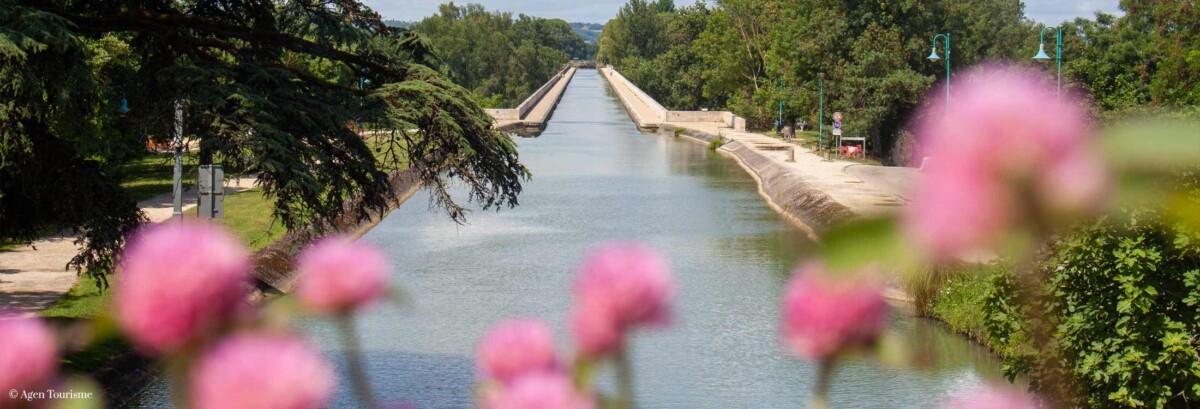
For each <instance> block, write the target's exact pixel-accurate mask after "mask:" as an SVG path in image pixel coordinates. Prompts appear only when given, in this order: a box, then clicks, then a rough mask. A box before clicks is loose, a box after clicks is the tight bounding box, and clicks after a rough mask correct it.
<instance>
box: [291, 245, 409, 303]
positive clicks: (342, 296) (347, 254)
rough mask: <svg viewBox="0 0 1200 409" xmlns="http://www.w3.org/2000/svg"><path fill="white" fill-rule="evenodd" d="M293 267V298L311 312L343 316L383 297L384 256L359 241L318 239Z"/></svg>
mask: <svg viewBox="0 0 1200 409" xmlns="http://www.w3.org/2000/svg"><path fill="white" fill-rule="evenodd" d="M296 265H297V274H298V275H299V283H298V284H297V287H296V296H297V297H298V298H299V299H300V301H301V303H302V304H304V305H305V306H306V307H307V308H308V309H309V310H311V311H314V312H318V313H322V314H331V315H338V314H346V313H350V312H353V311H355V310H359V309H361V308H364V307H367V306H369V305H371V304H372V303H374V302H376V301H378V300H379V299H380V298H383V297H384V296H385V295H387V291H388V279H389V275H388V261H387V256H385V255H384V253H383V251H381V250H380V249H379V248H377V247H374V246H371V245H369V244H366V243H363V242H360V241H353V240H351V239H348V238H329V239H325V240H321V241H320V242H317V243H316V244H314V245H312V246H311V247H309V248H308V249H306V250H304V252H303V253H301V254H300V257H299V258H298V259H297V262H296Z"/></svg>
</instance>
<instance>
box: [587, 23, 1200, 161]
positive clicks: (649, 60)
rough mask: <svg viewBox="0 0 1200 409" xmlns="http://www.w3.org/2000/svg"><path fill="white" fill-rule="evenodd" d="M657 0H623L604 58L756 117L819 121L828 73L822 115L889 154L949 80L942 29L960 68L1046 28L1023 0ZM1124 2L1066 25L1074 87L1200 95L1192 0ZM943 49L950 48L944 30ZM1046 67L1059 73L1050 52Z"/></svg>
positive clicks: (1145, 98)
mask: <svg viewBox="0 0 1200 409" xmlns="http://www.w3.org/2000/svg"><path fill="white" fill-rule="evenodd" d="M659 3H661V2H659ZM659 3H656V2H650V1H647V0H630V1H629V2H628V3H626V5H625V6H624V7H622V8H621V10H620V12H619V13H618V14H617V16H616V17H615V18H614V19H613V20H611V21H609V23H608V24H607V25H606V26H605V30H604V32H603V33H602V34H601V37H600V40H599V51H598V54H597V58H598V59H600V60H601V61H603V62H605V63H608V64H611V65H613V66H615V67H616V68H617V69H619V70H621V71H622V73H624V74H625V75H626V76H627V77H628V78H629V79H630V80H632V81H633V82H634V83H636V84H638V85H639V86H640V87H642V88H643V89H644V90H645V91H646V92H647V93H649V94H650V95H652V96H654V97H655V98H656V99H658V100H659V102H661V103H662V104H663V105H664V106H666V107H668V108H670V109H679V110H695V109H699V108H710V109H727V110H731V111H733V112H734V113H736V114H738V115H740V116H743V117H746V118H747V120H748V121H749V125H750V126H751V127H755V128H759V129H761V128H767V127H770V126H771V124H773V123H774V122H775V121H776V119H777V118H778V115H779V112H778V110H779V105H780V103H782V104H783V120H784V122H785V123H788V122H791V121H793V120H798V119H801V118H803V119H806V120H808V121H809V122H812V123H816V122H817V121H818V120H819V118H817V113H818V101H819V96H818V92H819V85H818V80H817V74H818V73H824V74H825V76H826V79H825V81H824V85H825V107H826V117H825V118H824V121H825V122H829V121H830V118H829V115H830V113H831V112H833V111H841V112H843V113H844V114H845V116H846V120H845V128H846V129H847V130H848V132H851V133H853V134H856V135H859V134H861V135H866V136H869V137H870V138H871V140H873V141H878V142H879V143H875V144H874V145H873V147H872V151H873V153H874V154H875V155H877V156H880V157H884V158H887V157H888V156H889V155H890V154H891V153H892V148H893V146H894V145H895V143H896V140H897V139H898V135H900V134H901V133H902V131H903V130H904V128H905V125H906V123H907V121H909V120H910V117H911V116H912V115H913V113H914V112H915V109H916V108H917V106H918V104H919V103H920V98H921V96H923V95H925V94H926V93H928V92H929V91H930V89H931V88H932V87H933V86H935V85H936V84H939V83H942V82H944V81H945V77H946V74H945V65H944V61H938V62H930V61H928V60H926V59H925V57H926V56H927V55H929V52H930V48H931V46H932V44H931V41H932V38H933V37H934V36H935V35H936V34H938V33H949V34H950V36H951V41H952V55H951V63H952V69H953V71H954V72H957V71H958V70H959V69H962V68H967V67H969V66H972V65H975V64H979V63H982V62H987V61H995V60H1010V61H1020V62H1021V63H1023V64H1037V63H1036V62H1034V61H1033V60H1031V59H1030V57H1032V56H1033V54H1034V53H1035V52H1036V51H1037V47H1038V34H1039V33H1038V31H1039V30H1040V29H1041V28H1042V26H1041V25H1039V24H1036V23H1034V22H1033V21H1031V20H1029V19H1028V18H1026V16H1025V14H1024V6H1023V4H1022V3H1021V2H1020V1H1017V0H1003V1H993V0H937V1H918V0H901V1H887V2H842V1H829V0H719V1H716V2H709V3H705V2H697V3H696V4H694V5H692V6H687V7H679V8H675V7H662V6H659V5H658V4H659ZM1121 4H1122V8H1123V9H1125V10H1126V14H1125V15H1124V16H1121V17H1114V16H1112V15H1107V14H1099V15H1097V16H1096V19H1095V20H1088V19H1077V20H1076V21H1074V22H1064V23H1063V24H1062V27H1063V29H1064V42H1065V45H1064V68H1063V70H1064V72H1063V74H1064V83H1065V86H1067V87H1071V88H1077V89H1081V90H1083V91H1085V92H1086V93H1088V94H1090V96H1091V97H1092V98H1094V99H1095V100H1096V101H1097V105H1098V106H1099V107H1100V109H1101V110H1102V111H1104V112H1120V111H1124V110H1129V109H1132V108H1134V107H1141V106H1145V105H1153V106H1164V107H1180V106H1195V105H1197V104H1200V102H1198V101H1197V97H1196V95H1197V91H1196V90H1197V89H1200V87H1197V81H1200V64H1197V61H1200V56H1198V55H1200V54H1198V53H1200V45H1198V44H1200V39H1198V38H1197V34H1196V33H1197V32H1200V30H1196V29H1195V27H1196V24H1197V22H1200V13H1197V12H1196V5H1195V2H1152V1H1136V0H1125V1H1122V3H1121ZM1053 35H1054V33H1053V31H1049V32H1047V47H1048V52H1050V53H1053V52H1054V48H1053V47H1054V38H1053ZM937 48H938V52H939V54H944V43H942V42H941V41H939V42H938V44H937ZM1043 67H1044V68H1045V69H1046V70H1047V71H1048V72H1049V75H1053V71H1052V70H1053V69H1054V66H1053V64H1045V65H1043ZM952 76H953V74H952ZM1102 113H1103V112H1102Z"/></svg>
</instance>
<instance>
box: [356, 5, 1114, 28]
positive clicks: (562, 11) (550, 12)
mask: <svg viewBox="0 0 1200 409" xmlns="http://www.w3.org/2000/svg"><path fill="white" fill-rule="evenodd" d="M365 1H366V3H367V4H368V5H370V6H371V7H372V8H374V9H375V10H376V11H378V12H379V13H380V14H383V16H384V17H386V18H388V19H393V20H404V21H417V20H421V19H422V18H425V17H426V16H428V15H431V14H434V13H436V12H437V7H438V4H441V3H445V2H448V1H450V0H365ZM625 1H626V0H459V1H456V3H462V4H465V3H479V4H483V5H484V6H485V7H487V9H488V10H502V11H511V12H513V13H524V14H528V15H531V16H537V17H547V18H561V19H563V20H567V21H569V22H577V21H579V22H586V23H604V22H607V21H608V20H609V19H611V18H613V16H616V14H617V9H619V8H621V5H622V4H625ZM1118 1H1119V0H1074V1H1072V0H1025V14H1026V15H1027V16H1029V17H1030V18H1032V19H1033V20H1034V21H1038V22H1043V23H1050V24H1056V23H1060V22H1062V21H1065V20H1072V19H1074V18H1075V17H1088V18H1091V17H1093V15H1094V14H1095V11H1096V10H1101V11H1106V12H1110V13H1118V12H1119V11H1120V9H1119V8H1118V7H1117V3H1118ZM693 2H694V0H675V3H676V4H679V5H686V4H692V3H693Z"/></svg>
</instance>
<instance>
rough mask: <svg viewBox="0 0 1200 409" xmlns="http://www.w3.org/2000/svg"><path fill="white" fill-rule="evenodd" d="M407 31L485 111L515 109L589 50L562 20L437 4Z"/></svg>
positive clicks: (480, 7) (476, 6) (478, 7)
mask: <svg viewBox="0 0 1200 409" xmlns="http://www.w3.org/2000/svg"><path fill="white" fill-rule="evenodd" d="M439 10H440V11H439V12H438V14H435V15H433V16H430V17H427V18H425V19H424V20H421V22H419V23H417V24H416V25H414V26H413V27H412V29H413V31H415V32H417V33H420V34H421V36H422V37H423V38H425V39H426V40H427V41H428V42H429V44H430V45H431V46H432V47H433V49H434V50H436V53H437V55H438V57H439V62H441V63H442V64H443V65H444V68H445V69H446V72H447V73H449V74H450V75H451V77H452V78H453V79H454V81H455V82H456V83H458V84H459V85H462V86H463V87H466V88H467V89H469V90H471V92H472V93H473V94H474V95H475V98H476V100H477V101H479V102H480V103H481V104H483V105H485V106H488V107H491V108H513V107H516V106H517V105H519V104H520V103H521V101H523V100H524V99H525V98H526V97H528V96H529V95H530V94H533V92H534V91H537V89H538V88H539V87H541V86H542V84H545V83H546V81H549V80H550V78H551V77H553V76H554V74H556V73H558V71H559V70H560V69H561V68H562V67H563V65H565V64H566V63H567V62H568V61H570V60H571V59H588V58H591V55H592V53H593V52H592V48H591V47H589V45H588V44H587V43H586V42H585V41H584V39H583V37H581V36H580V35H579V33H577V32H576V31H575V29H574V28H572V27H571V25H570V24H568V23H567V22H566V21H564V20H559V19H543V18H537V17H530V16H527V15H524V14H521V15H517V16H515V17H514V16H513V14H512V13H508V12H489V11H487V10H486V9H484V7H483V6H482V5H479V4H468V5H465V6H458V5H455V4H454V3H447V4H442V5H441V6H440V8H439Z"/></svg>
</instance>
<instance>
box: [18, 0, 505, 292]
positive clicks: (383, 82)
mask: <svg viewBox="0 0 1200 409" xmlns="http://www.w3.org/2000/svg"><path fill="white" fill-rule="evenodd" d="M0 10H2V11H0V73H3V78H4V81H5V86H3V87H0V121H2V122H3V124H2V126H0V239H33V238H36V237H37V236H38V235H40V234H42V233H44V232H46V231H49V230H55V229H61V228H67V229H73V230H75V231H78V232H80V233H82V236H81V239H80V240H81V242H82V244H83V245H84V250H83V252H82V253H81V254H80V255H79V256H78V257H76V259H75V260H74V261H73V262H72V264H74V265H75V266H77V267H79V268H82V269H86V270H87V271H89V272H91V273H93V274H97V275H100V276H101V277H102V275H103V274H104V273H106V272H107V271H109V270H110V269H111V267H112V264H113V256H114V254H115V253H116V251H118V250H119V248H120V246H121V245H122V242H123V240H124V237H125V236H126V235H127V234H128V233H129V232H130V231H131V230H132V229H134V228H135V227H136V226H137V225H138V224H139V223H140V222H141V221H142V215H141V213H140V212H139V211H138V209H137V207H136V205H135V203H134V202H133V200H132V199H130V198H129V196H128V194H126V193H125V192H124V191H123V190H122V189H121V188H120V181H121V177H120V175H119V174H118V172H117V171H116V169H117V166H118V165H119V164H120V158H121V155H117V154H114V153H113V152H117V151H120V150H121V149H122V148H121V147H122V146H126V145H128V143H129V140H135V141H138V142H137V143H139V144H142V143H145V141H153V142H167V141H169V140H170V139H171V132H170V131H169V130H171V129H172V126H173V122H174V112H173V111H174V109H173V108H174V106H175V104H176V103H179V104H182V106H183V109H184V111H185V118H186V119H185V123H184V129H185V133H186V134H187V135H190V136H193V137H194V138H196V139H198V141H199V146H200V149H201V157H202V160H216V161H225V162H245V163H247V164H248V167H249V169H247V170H248V171H251V172H255V173H257V174H258V178H259V183H260V184H261V185H262V186H263V189H264V191H265V193H266V194H268V195H269V196H271V197H273V198H274V199H275V209H274V214H275V216H276V217H277V218H278V220H279V221H280V222H281V223H282V224H283V225H284V226H286V227H288V228H291V229H293V230H299V229H298V228H299V227H302V226H312V227H314V228H315V231H317V232H320V231H322V230H323V228H324V227H326V226H328V225H330V224H331V223H333V221H334V220H337V219H338V218H339V217H340V216H342V215H343V214H345V213H346V212H347V211H351V212H354V213H357V214H365V213H359V211H362V210H383V209H385V208H386V207H387V206H388V203H389V201H390V200H391V198H392V194H393V193H394V192H391V190H390V189H391V188H390V184H389V183H388V178H389V171H390V170H394V169H396V168H398V167H399V166H402V165H403V164H407V166H408V167H410V168H412V169H414V170H415V171H416V172H417V173H418V174H419V175H420V176H421V178H422V181H423V182H424V183H425V185H426V186H428V187H429V189H431V190H432V191H433V193H434V198H435V203H436V204H437V205H439V206H441V207H442V208H444V209H445V210H446V211H447V212H448V213H449V214H450V216H451V217H453V218H454V219H455V220H459V221H461V220H463V218H464V217H465V211H464V210H463V207H462V205H461V204H460V203H457V202H456V201H454V200H453V199H452V198H451V197H450V195H449V194H448V192H447V186H448V181H449V180H450V179H458V180H461V181H463V182H465V186H466V188H467V190H468V191H469V197H470V200H473V201H477V202H479V203H480V204H481V205H482V206H483V207H484V208H491V207H501V206H511V205H515V204H516V203H517V195H518V194H519V193H520V191H521V185H520V181H521V180H522V178H524V177H526V176H527V175H528V171H527V170H526V169H525V168H524V167H523V166H521V165H520V163H519V162H518V161H517V153H516V148H515V145H514V144H513V142H512V141H511V139H510V138H509V137H508V136H507V135H504V134H502V133H500V132H497V131H495V130H493V129H491V118H490V117H489V116H488V115H487V114H486V113H484V112H483V110H482V109H481V108H480V107H479V106H478V105H477V104H475V103H473V102H472V101H471V100H470V98H469V96H470V95H469V93H468V91H466V90H465V89H463V88H461V87H459V86H457V85H455V84H453V83H451V82H450V81H449V80H448V79H447V78H446V77H445V76H443V75H441V74H439V73H438V72H436V71H434V70H432V69H430V68H428V67H426V66H425V65H424V64H427V63H429V62H430V61H432V60H433V59H434V58H433V57H432V56H430V55H429V53H428V52H429V48H428V46H427V44H425V43H424V42H423V41H422V40H421V39H420V37H418V36H416V35H415V34H414V33H412V32H409V31H406V30H402V29H397V28H390V27H387V26H386V25H384V24H383V22H382V20H380V18H379V16H378V15H377V14H376V13H374V12H373V11H371V10H370V9H369V8H367V7H366V6H364V5H363V4H361V3H359V2H357V1H354V0H334V1H312V0H293V1H282V2H263V1H252V0H231V1H223V2H209V1H171V0H158V1H149V2H147V1H112V2H73V1H18V0H0ZM89 50H90V51H89ZM89 52H90V53H91V54H89ZM118 94H119V95H122V96H124V97H126V98H127V99H128V100H129V104H130V106H131V107H132V108H133V109H132V110H131V111H129V112H127V113H123V114H122V113H118V112H117V111H116V110H115V109H113V104H114V103H115V102H114V101H116V100H118V97H117V95H118ZM352 122H360V123H374V124H376V126H377V127H378V128H379V129H381V130H385V131H388V132H386V133H385V135H387V136H385V140H384V141H383V144H384V145H385V146H390V147H391V148H392V151H394V152H401V154H399V155H394V156H393V157H392V158H391V159H390V160H387V161H384V162H381V161H379V160H377V159H376V158H375V155H374V152H373V151H372V149H371V148H369V147H368V145H367V143H366V141H364V139H363V137H361V136H360V135H358V134H357V133H356V132H355V131H354V130H352V129H351V128H350V127H349V126H347V124H349V123H352ZM97 123H100V124H111V125H106V126H105V127H98V126H96V125H95V124H97ZM100 129H110V130H119V131H120V133H121V134H126V135H130V136H129V137H127V138H116V139H114V140H110V139H107V138H105V135H111V134H113V132H109V131H104V132H102V131H100ZM130 138H132V139H130ZM351 198H355V199H357V200H354V201H350V200H349V199H351ZM347 202H351V203H354V206H351V207H352V208H349V207H346V206H345V204H346V203H347Z"/></svg>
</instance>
